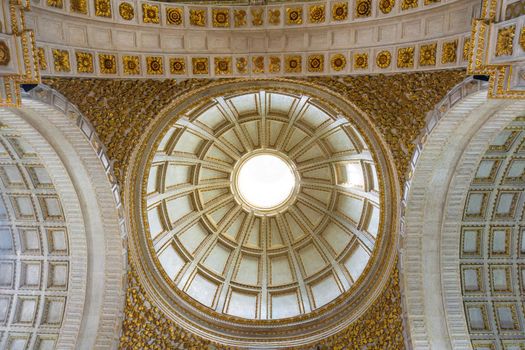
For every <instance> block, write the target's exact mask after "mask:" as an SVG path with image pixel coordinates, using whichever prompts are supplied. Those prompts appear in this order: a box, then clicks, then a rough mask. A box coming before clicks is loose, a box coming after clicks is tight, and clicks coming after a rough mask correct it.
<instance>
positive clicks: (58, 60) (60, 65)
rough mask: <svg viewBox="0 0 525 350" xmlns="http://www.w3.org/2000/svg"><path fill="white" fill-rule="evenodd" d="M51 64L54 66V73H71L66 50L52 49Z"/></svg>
mask: <svg viewBox="0 0 525 350" xmlns="http://www.w3.org/2000/svg"><path fill="white" fill-rule="evenodd" d="M53 64H54V66H55V72H69V71H71V65H70V63H69V52H68V51H67V50H59V49H53Z"/></svg>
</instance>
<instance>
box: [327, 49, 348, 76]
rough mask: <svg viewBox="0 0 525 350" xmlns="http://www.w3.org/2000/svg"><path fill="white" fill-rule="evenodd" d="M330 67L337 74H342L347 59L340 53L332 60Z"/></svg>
mask: <svg viewBox="0 0 525 350" xmlns="http://www.w3.org/2000/svg"><path fill="white" fill-rule="evenodd" d="M330 65H331V66H332V69H333V70H334V71H336V72H340V71H342V70H343V69H345V67H346V58H345V56H344V55H342V54H340V53H338V54H335V55H333V56H332V58H330Z"/></svg>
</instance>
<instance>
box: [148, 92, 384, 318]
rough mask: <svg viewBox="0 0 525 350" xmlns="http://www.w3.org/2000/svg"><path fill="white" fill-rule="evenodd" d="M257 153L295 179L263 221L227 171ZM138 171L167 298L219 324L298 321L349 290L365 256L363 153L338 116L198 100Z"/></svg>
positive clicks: (375, 187) (373, 220)
mask: <svg viewBox="0 0 525 350" xmlns="http://www.w3.org/2000/svg"><path fill="white" fill-rule="evenodd" d="M260 152H262V153H270V154H271V153H272V152H273V153H278V154H281V155H283V157H286V159H287V160H288V161H289V162H290V163H291V164H292V165H293V167H294V171H295V172H296V178H297V181H296V187H295V190H294V193H293V195H292V196H291V197H290V198H291V199H290V201H289V202H287V203H286V205H285V206H282V207H279V208H277V209H275V210H270V211H268V212H258V211H257V210H254V209H253V208H250V207H249V206H246V205H243V204H242V202H241V201H239V200H238V198H237V197H236V195H235V193H234V190H233V191H232V188H234V186H232V181H234V180H235V179H233V178H232V172H233V173H234V169H235V168H236V166H237V165H238V164H239V161H242V159H245V158H246V157H247V156H249V155H250V154H252V153H260ZM148 164H150V166H151V167H150V169H149V175H147V191H144V196H145V198H144V202H145V203H146V208H145V209H146V212H147V213H146V215H145V217H146V218H147V220H146V221H147V222H146V228H147V230H148V231H149V235H150V238H151V244H152V249H153V250H154V252H155V253H156V256H157V258H158V262H159V263H160V266H162V268H163V270H164V272H165V276H167V277H169V279H170V280H171V283H170V285H171V286H172V287H173V288H177V289H179V290H181V291H183V292H185V293H186V294H187V295H189V296H190V297H191V298H193V299H194V301H196V302H198V303H200V304H202V305H204V306H206V307H207V308H208V309H211V310H213V311H216V312H218V313H220V314H226V315H230V316H237V317H241V318H244V319H255V320H270V319H282V318H287V317H293V316H299V315H303V314H308V313H309V312H311V311H313V310H316V309H319V308H320V307H322V306H323V305H326V304H327V303H329V302H330V301H332V300H334V299H335V298H337V297H338V296H339V295H341V294H343V293H344V292H345V291H347V290H349V289H350V288H351V286H352V285H353V284H354V283H355V282H356V280H357V279H358V278H359V276H360V275H361V274H362V272H363V270H364V269H365V267H366V265H367V263H368V261H369V258H370V256H371V255H372V252H373V250H374V247H375V242H376V237H377V235H378V231H379V221H380V217H381V215H380V214H381V205H380V204H381V203H380V199H379V198H380V195H379V184H378V175H377V173H376V168H375V165H374V160H373V156H372V153H371V152H370V151H369V149H368V147H367V144H366V143H365V141H364V139H363V137H362V136H361V135H360V134H359V132H358V131H357V130H356V129H355V128H354V127H353V126H352V125H351V123H350V122H349V120H348V119H347V118H346V117H344V116H342V115H337V114H336V113H334V112H331V111H328V110H326V109H323V107H322V106H321V105H320V104H318V103H317V102H316V101H315V100H313V99H311V98H309V97H307V96H301V95H297V94H296V95H294V94H291V93H284V92H272V91H265V90H262V91H257V92H248V93H242V94H232V95H227V96H222V97H217V98H213V99H210V100H209V102H207V103H206V104H205V105H203V104H201V105H199V107H195V108H193V109H191V110H190V111H188V112H186V113H184V114H183V115H179V116H178V118H177V119H176V121H174V122H173V124H172V125H171V126H170V127H169V130H168V131H167V132H166V133H165V134H164V136H163V137H162V140H161V141H160V142H159V143H158V146H157V147H156V150H155V151H154V154H153V159H152V161H151V162H150V163H148ZM147 173H148V172H147Z"/></svg>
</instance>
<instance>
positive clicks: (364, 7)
mask: <svg viewBox="0 0 525 350" xmlns="http://www.w3.org/2000/svg"><path fill="white" fill-rule="evenodd" d="M371 14H372V0H357V1H356V3H355V15H356V17H369V16H370V15H371Z"/></svg>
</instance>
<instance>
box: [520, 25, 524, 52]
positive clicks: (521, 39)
mask: <svg viewBox="0 0 525 350" xmlns="http://www.w3.org/2000/svg"><path fill="white" fill-rule="evenodd" d="M520 45H521V49H522V50H523V51H525V27H523V28H521V33H520Z"/></svg>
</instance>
